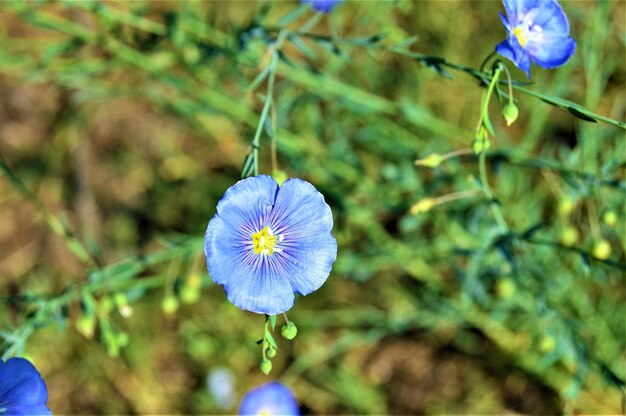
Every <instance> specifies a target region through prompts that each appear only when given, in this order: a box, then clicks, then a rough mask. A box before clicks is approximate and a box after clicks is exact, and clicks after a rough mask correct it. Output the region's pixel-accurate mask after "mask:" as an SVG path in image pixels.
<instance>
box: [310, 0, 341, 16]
mask: <svg viewBox="0 0 626 416" xmlns="http://www.w3.org/2000/svg"><path fill="white" fill-rule="evenodd" d="M342 1H343V0H302V3H305V4H306V3H310V4H311V6H313V10H315V11H316V12H322V13H329V12H330V11H331V10H332V9H333V7H335V6H336V5H337V4H339V3H341V2H342Z"/></svg>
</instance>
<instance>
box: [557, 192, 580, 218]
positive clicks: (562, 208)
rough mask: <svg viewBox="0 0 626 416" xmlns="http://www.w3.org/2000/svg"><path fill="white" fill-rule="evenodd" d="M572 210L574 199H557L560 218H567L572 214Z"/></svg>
mask: <svg viewBox="0 0 626 416" xmlns="http://www.w3.org/2000/svg"><path fill="white" fill-rule="evenodd" d="M574 208H576V201H575V200H574V199H572V198H570V197H563V198H561V199H559V204H558V208H557V210H558V212H559V214H560V215H561V216H563V217H567V216H568V215H569V214H571V213H572V211H574Z"/></svg>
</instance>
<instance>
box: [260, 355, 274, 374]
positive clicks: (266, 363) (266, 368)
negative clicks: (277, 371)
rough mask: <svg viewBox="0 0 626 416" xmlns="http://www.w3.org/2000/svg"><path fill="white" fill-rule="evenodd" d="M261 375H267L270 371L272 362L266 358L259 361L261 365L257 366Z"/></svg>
mask: <svg viewBox="0 0 626 416" xmlns="http://www.w3.org/2000/svg"><path fill="white" fill-rule="evenodd" d="M259 368H260V369H261V371H262V372H263V374H265V375H267V374H269V373H270V371H272V362H271V361H270V360H268V359H267V358H263V359H262V360H261V365H260V366H259Z"/></svg>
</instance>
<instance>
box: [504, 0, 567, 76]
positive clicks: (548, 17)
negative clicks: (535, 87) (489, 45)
mask: <svg viewBox="0 0 626 416" xmlns="http://www.w3.org/2000/svg"><path fill="white" fill-rule="evenodd" d="M503 3H504V9H505V10H506V15H507V17H508V19H507V17H505V16H504V15H503V14H502V13H500V18H501V19H502V23H503V24H504V27H505V28H506V31H507V34H508V35H507V39H506V40H505V41H503V42H501V43H500V44H499V45H498V46H496V52H498V53H499V54H500V55H502V56H504V57H505V58H507V59H510V60H511V61H513V62H514V63H515V65H516V66H517V67H518V68H519V69H521V70H522V71H524V72H526V76H527V77H528V78H530V62H531V61H533V62H534V63H535V64H537V65H539V66H540V67H543V68H556V67H559V66H561V65H565V64H566V63H567V61H569V59H570V58H571V57H572V55H573V54H574V51H575V50H576V42H575V41H574V39H572V38H571V37H570V36H569V22H568V21H567V16H565V13H564V12H563V9H561V6H559V4H558V3H557V1H556V0H503Z"/></svg>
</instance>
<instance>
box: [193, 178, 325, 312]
mask: <svg viewBox="0 0 626 416" xmlns="http://www.w3.org/2000/svg"><path fill="white" fill-rule="evenodd" d="M332 228H333V217H332V214H331V212H330V207H329V206H328V205H327V204H326V203H325V202H324V197H323V196H322V194H320V193H319V192H318V191H317V190H316V189H315V188H314V187H313V185H311V184H310V183H308V182H305V181H303V180H300V179H288V180H287V181H285V183H283V185H282V186H281V187H280V188H279V186H278V184H277V183H276V181H274V179H272V178H271V177H269V176H265V175H261V176H255V177H251V178H247V179H244V180H241V181H239V182H237V183H236V184H235V185H233V186H232V187H231V188H229V189H228V190H227V191H226V193H225V194H224V197H223V198H222V199H221V200H220V202H219V203H218V204H217V213H216V214H215V216H214V217H213V219H212V220H211V221H210V222H209V226H208V228H207V232H206V236H205V239H204V254H205V255H206V263H207V268H208V270H209V274H210V275H211V277H212V278H213V281H215V283H217V284H220V285H224V289H225V290H226V296H227V297H228V300H230V301H231V302H232V303H233V304H234V305H235V306H238V307H240V308H241V309H245V310H248V311H252V312H256V313H264V314H267V315H276V314H279V313H282V312H285V311H286V310H288V309H289V308H291V307H292V306H293V301H294V295H293V293H294V292H295V293H299V294H301V295H307V294H309V293H311V292H313V291H315V290H317V289H318V288H319V287H320V286H322V284H324V282H325V281H326V279H327V278H328V274H329V273H330V269H331V266H332V264H333V262H334V261H335V259H336V257H337V241H336V240H335V237H333V235H332V234H331V230H332Z"/></svg>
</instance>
